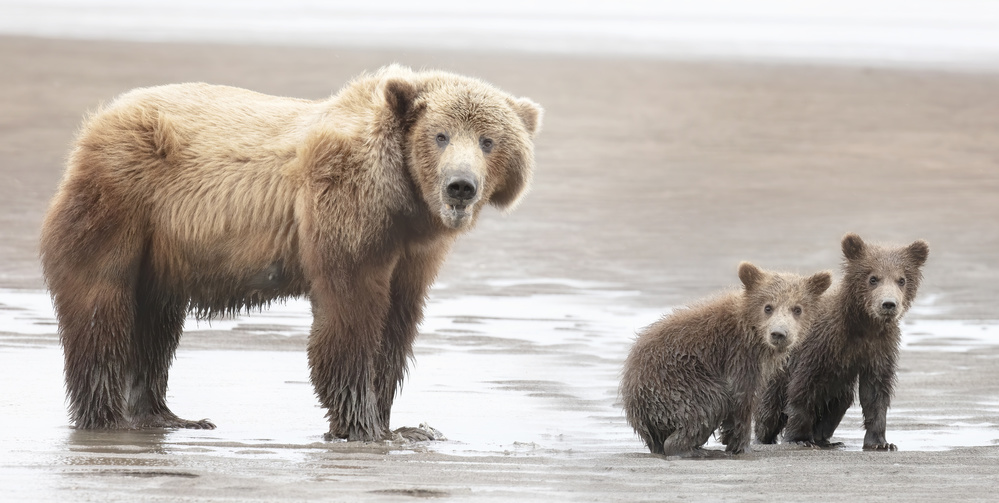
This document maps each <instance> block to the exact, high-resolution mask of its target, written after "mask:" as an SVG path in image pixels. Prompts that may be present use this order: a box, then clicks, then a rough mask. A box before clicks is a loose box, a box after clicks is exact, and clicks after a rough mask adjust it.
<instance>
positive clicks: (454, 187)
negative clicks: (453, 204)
mask: <svg viewBox="0 0 999 503" xmlns="http://www.w3.org/2000/svg"><path fill="white" fill-rule="evenodd" d="M475 193H476V188H475V182H473V181H472V180H470V179H468V178H464V177H461V178H452V179H451V181H450V182H449V183H448V184H447V196H448V197H450V198H453V199H457V200H459V201H468V200H470V199H472V198H474V197H475Z"/></svg>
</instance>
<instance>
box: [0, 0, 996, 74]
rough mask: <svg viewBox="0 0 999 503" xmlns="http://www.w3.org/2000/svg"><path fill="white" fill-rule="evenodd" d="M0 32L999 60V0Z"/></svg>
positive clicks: (31, 8) (91, 21) (209, 11)
mask: <svg viewBox="0 0 999 503" xmlns="http://www.w3.org/2000/svg"><path fill="white" fill-rule="evenodd" d="M0 33H3V34H11V35H32V36H43V37H55V38H85V39H112V40H142V41H192V42H206V41H207V42H226V43H259V44H290V45H323V46H347V47H368V48H372V47H374V48H412V49H458V50H470V49H471V50H500V51H509V50H514V51H527V52H549V53H552V52H554V53H577V54H590V55H593V54H602V55H621V54H628V55H644V56H653V57H655V56H666V57H673V58H698V59H703V58H712V57H722V58H749V59H760V58H762V59H777V60H808V61H822V62H858V61H859V62H866V63H875V64H888V65H907V66H908V65H915V66H934V67H958V68H960V67H970V68H976V69H980V68H983V67H986V68H997V67H999V2H988V1H974V0H913V1H894V0H868V1H863V0H842V1H837V2H827V1H825V2H824V1H814V0H813V1H794V2H791V1H781V0H753V1H739V0H706V1H700V2H683V1H675V0H674V1H650V0H598V1H581V2H574V1H568V0H557V1H528V0H514V1H506V2H488V3H483V2H468V1H458V0H444V1H434V2H419V1H417V2H413V1H405V0H378V1H368V2H353V1H317V0H250V1H237V0H175V1H170V2H163V1H148V0H147V1H142V0H139V1H134V0H0Z"/></svg>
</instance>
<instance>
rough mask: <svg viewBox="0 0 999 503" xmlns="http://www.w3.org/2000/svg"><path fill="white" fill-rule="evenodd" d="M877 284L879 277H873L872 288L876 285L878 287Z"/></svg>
mask: <svg viewBox="0 0 999 503" xmlns="http://www.w3.org/2000/svg"><path fill="white" fill-rule="evenodd" d="M877 284H878V277H877V276H871V286H874V285H877Z"/></svg>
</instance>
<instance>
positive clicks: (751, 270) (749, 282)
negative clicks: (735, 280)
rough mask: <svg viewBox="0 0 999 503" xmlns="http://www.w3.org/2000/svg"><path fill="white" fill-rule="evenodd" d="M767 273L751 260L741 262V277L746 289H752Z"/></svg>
mask: <svg viewBox="0 0 999 503" xmlns="http://www.w3.org/2000/svg"><path fill="white" fill-rule="evenodd" d="M766 275H767V273H765V272H763V271H762V270H761V269H760V268H759V267H756V266H755V265H753V264H750V263H749V262H743V263H741V264H739V279H740V280H742V284H743V285H744V286H745V287H746V290H752V289H753V288H754V287H755V286H756V285H759V284H760V283H761V282H762V281H763V278H765V277H766Z"/></svg>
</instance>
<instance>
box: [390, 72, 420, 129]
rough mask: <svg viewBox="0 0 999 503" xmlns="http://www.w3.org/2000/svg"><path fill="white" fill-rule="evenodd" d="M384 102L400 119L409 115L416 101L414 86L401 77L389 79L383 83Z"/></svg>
mask: <svg viewBox="0 0 999 503" xmlns="http://www.w3.org/2000/svg"><path fill="white" fill-rule="evenodd" d="M384 92H385V104H386V105H387V106H388V108H389V110H391V111H392V113H393V114H394V115H395V116H396V117H397V118H398V119H401V120H405V119H407V118H408V117H409V115H410V113H411V112H412V111H413V104H414V102H415V101H416V94H417V92H416V86H414V85H413V84H412V83H411V82H407V81H405V80H402V79H389V80H388V81H386V82H385V85H384Z"/></svg>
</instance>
